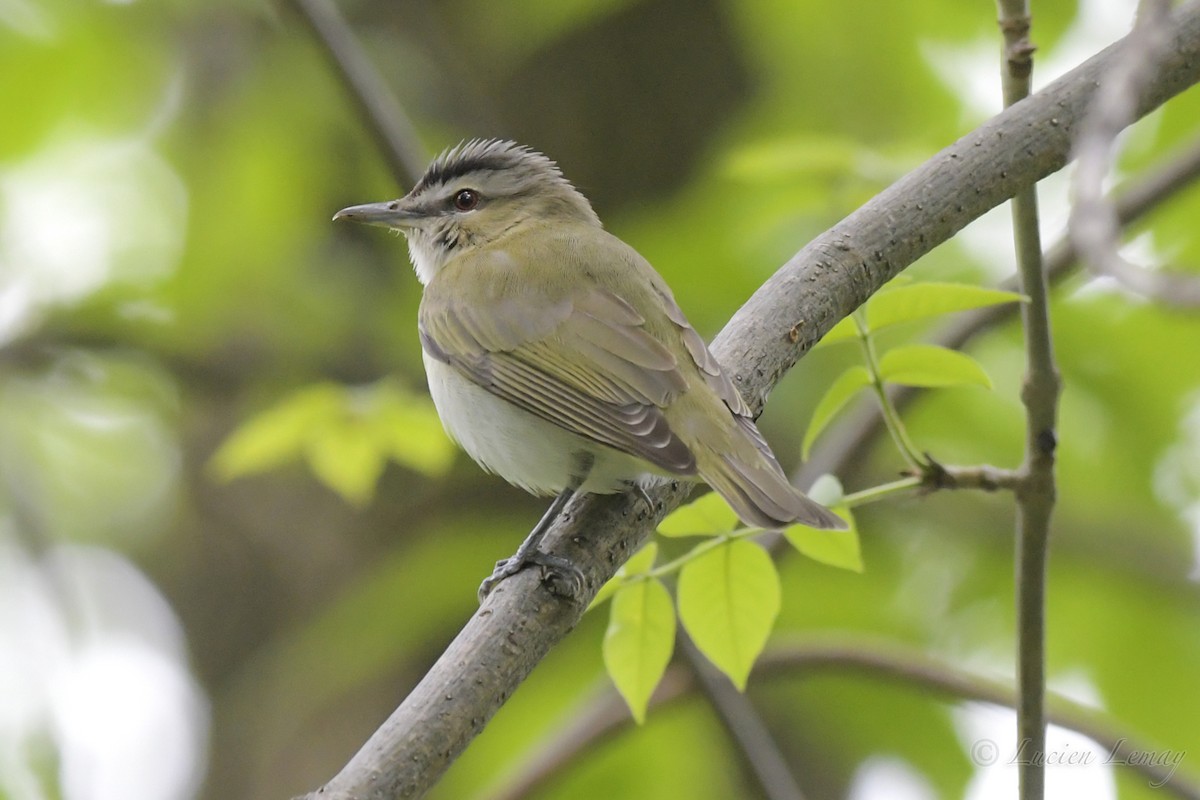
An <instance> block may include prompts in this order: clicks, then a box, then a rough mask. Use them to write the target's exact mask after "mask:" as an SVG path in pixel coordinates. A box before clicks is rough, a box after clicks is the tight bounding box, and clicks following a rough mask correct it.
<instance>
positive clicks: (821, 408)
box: [802, 367, 871, 458]
mask: <svg viewBox="0 0 1200 800" xmlns="http://www.w3.org/2000/svg"><path fill="white" fill-rule="evenodd" d="M870 383H871V374H870V373H869V372H867V370H866V367H851V368H850V369H848V370H846V371H845V372H843V373H842V374H841V375H839V376H838V379H837V380H836V381H834V382H833V385H832V386H830V387H829V390H828V391H826V392H825V396H824V397H822V398H821V399H820V401H819V402H818V403H817V407H816V408H815V409H814V410H813V415H812V420H810V421H809V423H808V430H807V431H806V432H805V434H804V444H803V446H802V452H803V454H804V458H808V452H809V450H810V449H811V448H812V444H813V442H815V441H816V439H817V437H818V436H820V435H821V431H823V430H825V428H826V427H828V425H829V423H830V422H832V421H833V418H834V417H835V416H837V413H838V412H839V411H841V410H842V409H843V408H845V406H846V403H848V402H850V398H852V397H854V395H855V394H857V392H858V390H859V389H862V388H863V387H864V386H868V385H870Z"/></svg>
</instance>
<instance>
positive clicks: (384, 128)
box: [290, 0, 429, 186]
mask: <svg viewBox="0 0 1200 800" xmlns="http://www.w3.org/2000/svg"><path fill="white" fill-rule="evenodd" d="M290 2H291V4H292V5H293V6H295V8H296V10H297V11H298V12H299V13H300V17H301V19H303V20H304V22H305V24H306V25H307V26H308V29H309V30H310V31H312V34H313V36H314V37H316V40H317V41H318V42H319V43H320V44H321V46H322V49H323V50H324V52H325V55H326V56H327V57H328V58H329V62H330V63H331V64H332V65H333V67H334V69H336V70H337V72H338V74H339V75H340V76H341V78H342V81H343V82H344V83H345V84H346V85H347V87H348V88H349V89H350V97H351V99H352V100H353V101H354V106H355V108H356V109H357V110H358V113H359V114H360V115H361V116H362V117H363V120H364V122H365V125H364V127H365V128H366V129H367V130H368V131H369V132H370V133H371V135H372V136H373V137H374V138H375V141H376V144H377V145H378V146H379V150H380V152H381V153H382V154H383V157H384V159H385V160H386V161H387V164H388V167H389V168H391V171H392V174H393V175H397V176H404V177H405V178H407V180H408V183H409V185H410V186H411V185H412V184H414V183H416V182H417V179H418V178H420V177H421V173H423V172H424V171H425V165H426V163H427V162H428V160H429V158H428V156H427V155H426V154H425V148H424V147H422V146H421V139H420V137H419V136H417V129H416V128H415V127H414V126H413V124H412V120H410V119H409V118H408V115H407V114H405V113H404V109H403V108H401V107H400V104H399V103H397V102H396V98H395V97H394V96H393V95H392V92H391V91H390V90H389V89H388V87H387V84H385V83H384V82H383V78H381V77H380V75H379V73H378V72H377V71H376V70H375V67H374V66H372V65H371V60H370V59H369V58H367V54H366V53H365V52H363V49H362V46H361V45H360V44H359V43H358V39H357V38H355V36H354V33H353V31H351V30H350V27H349V26H348V25H346V20H344V19H342V15H341V14H340V13H339V12H338V10H337V6H335V5H334V4H333V3H332V2H331V1H330V0H290Z"/></svg>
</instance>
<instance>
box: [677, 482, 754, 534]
mask: <svg viewBox="0 0 1200 800" xmlns="http://www.w3.org/2000/svg"><path fill="white" fill-rule="evenodd" d="M737 524H738V517H737V514H735V513H734V511H733V509H732V508H730V507H729V504H728V503H726V502H725V498H723V497H721V495H719V494H717V493H716V492H709V493H708V494H706V495H704V496H703V497H701V498H700V499H699V500H696V501H694V502H691V503H688V504H687V505H686V506H680V507H679V508H677V509H675V510H674V511H672V512H671V513H670V514H668V515H667V518H666V519H664V520H663V521H662V522H660V523H659V524H658V532H659V534H661V535H663V536H670V537H675V536H716V535H718V534H722V533H729V532H730V531H732V530H733V529H734V527H736V526H737Z"/></svg>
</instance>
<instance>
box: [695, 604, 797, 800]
mask: <svg viewBox="0 0 1200 800" xmlns="http://www.w3.org/2000/svg"><path fill="white" fill-rule="evenodd" d="M676 641H677V642H678V647H679V650H680V651H681V653H682V656H683V659H684V660H685V661H686V662H687V666H688V668H689V669H690V670H691V673H692V680H693V682H694V684H695V685H696V688H698V689H699V690H700V691H701V692H702V693H703V694H704V696H705V699H707V700H708V702H709V704H710V705H711V706H712V707H713V710H714V711H716V713H717V718H718V719H720V721H721V724H722V725H723V726H724V727H725V730H726V732H727V733H728V734H729V736H730V738H732V739H733V740H734V742H735V743H736V745H737V748H738V750H739V751H741V753H742V754H743V755H744V756H745V758H746V761H747V763H748V764H749V766H750V769H751V771H752V772H753V773H754V778H755V780H757V781H758V785H759V786H760V787H762V790H763V796H764V797H766V798H767V800H804V793H803V792H802V791H800V787H799V785H797V783H796V778H795V777H794V776H793V775H792V772H791V770H790V769H789V768H788V763H787V759H785V758H784V756H783V753H781V752H780V750H779V745H777V744H776V743H775V740H774V739H772V738H771V732H770V731H769V730H767V726H766V723H764V722H763V720H762V717H760V716H759V714H758V711H757V710H755V708H754V706H753V704H751V702H750V698H749V697H748V696H747V695H745V694H743V693H742V692H739V691H738V690H737V687H736V686H734V685H733V684H732V683H731V682H730V680H729V678H727V677H725V676H724V675H722V674H721V673H720V671H718V670H717V668H716V667H714V666H713V665H712V663H710V662H709V660H708V659H707V658H705V657H704V654H703V653H701V652H700V650H699V649H698V648H697V647H696V645H695V644H694V643H693V642H692V639H691V637H690V636H688V634H687V631H685V630H684V629H683V626H682V625H680V626H679V630H678V632H677V633H676Z"/></svg>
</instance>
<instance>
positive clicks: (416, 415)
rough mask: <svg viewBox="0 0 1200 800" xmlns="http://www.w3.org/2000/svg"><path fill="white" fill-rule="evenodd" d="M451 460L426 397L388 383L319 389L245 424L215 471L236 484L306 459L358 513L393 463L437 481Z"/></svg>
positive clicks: (303, 391)
mask: <svg viewBox="0 0 1200 800" xmlns="http://www.w3.org/2000/svg"><path fill="white" fill-rule="evenodd" d="M454 453H455V448H454V445H453V444H452V443H451V442H450V440H449V438H448V437H447V436H446V435H445V433H444V432H443V431H442V426H441V422H440V421H439V420H438V417H437V412H436V411H434V408H433V404H432V403H431V402H430V401H429V400H428V399H427V398H425V397H421V396H418V395H414V394H410V393H408V392H406V391H405V390H404V389H402V388H401V387H399V386H398V385H396V384H395V383H394V382H392V381H387V380H384V381H380V382H379V383H376V384H373V385H370V386H340V385H338V384H333V383H320V384H316V385H314V386H308V387H305V388H304V389H300V390H299V391H297V392H295V393H293V394H292V395H291V396H290V397H287V398H285V399H284V400H282V401H280V402H279V404H278V405H276V406H275V407H274V408H270V409H268V410H266V411H264V412H262V413H261V414H259V415H258V416H257V417H254V418H253V419H251V420H250V421H249V422H248V423H246V424H245V425H243V426H242V428H240V429H239V430H238V431H236V432H235V433H234V434H233V435H232V436H230V437H229V439H228V440H226V442H225V443H224V444H223V445H221V447H220V449H218V450H217V453H216V455H214V456H213V459H212V462H211V468H212V470H213V471H214V473H215V474H216V475H217V477H218V478H220V479H222V480H231V479H233V478H237V477H241V476H243V475H249V474H252V473H255V472H265V471H267V470H271V469H275V468H278V467H280V466H282V465H283V464H285V463H287V462H289V461H293V460H296V459H298V458H300V457H304V458H306V459H307V461H308V464H309V466H310V467H311V468H312V471H313V472H314V474H315V475H316V476H317V478H318V479H320V480H321V481H322V482H323V483H325V484H326V485H328V486H329V487H330V488H332V489H333V490H334V491H336V492H338V494H340V495H342V496H343V497H344V498H345V499H346V500H348V501H349V502H351V503H353V504H355V505H360V506H361V505H364V504H366V503H367V502H368V501H369V500H370V499H371V497H372V495H373V494H374V490H375V484H376V482H377V481H378V480H379V476H380V474H382V472H383V469H384V467H385V465H386V463H387V458H388V457H389V456H390V457H391V458H392V459H394V460H395V461H397V462H398V463H400V464H403V465H405V466H407V467H410V468H412V469H415V470H417V471H419V472H422V473H425V474H427V475H439V474H442V473H444V472H445V471H446V470H447V469H448V468H449V466H450V464H451V462H452V460H453V458H454Z"/></svg>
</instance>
